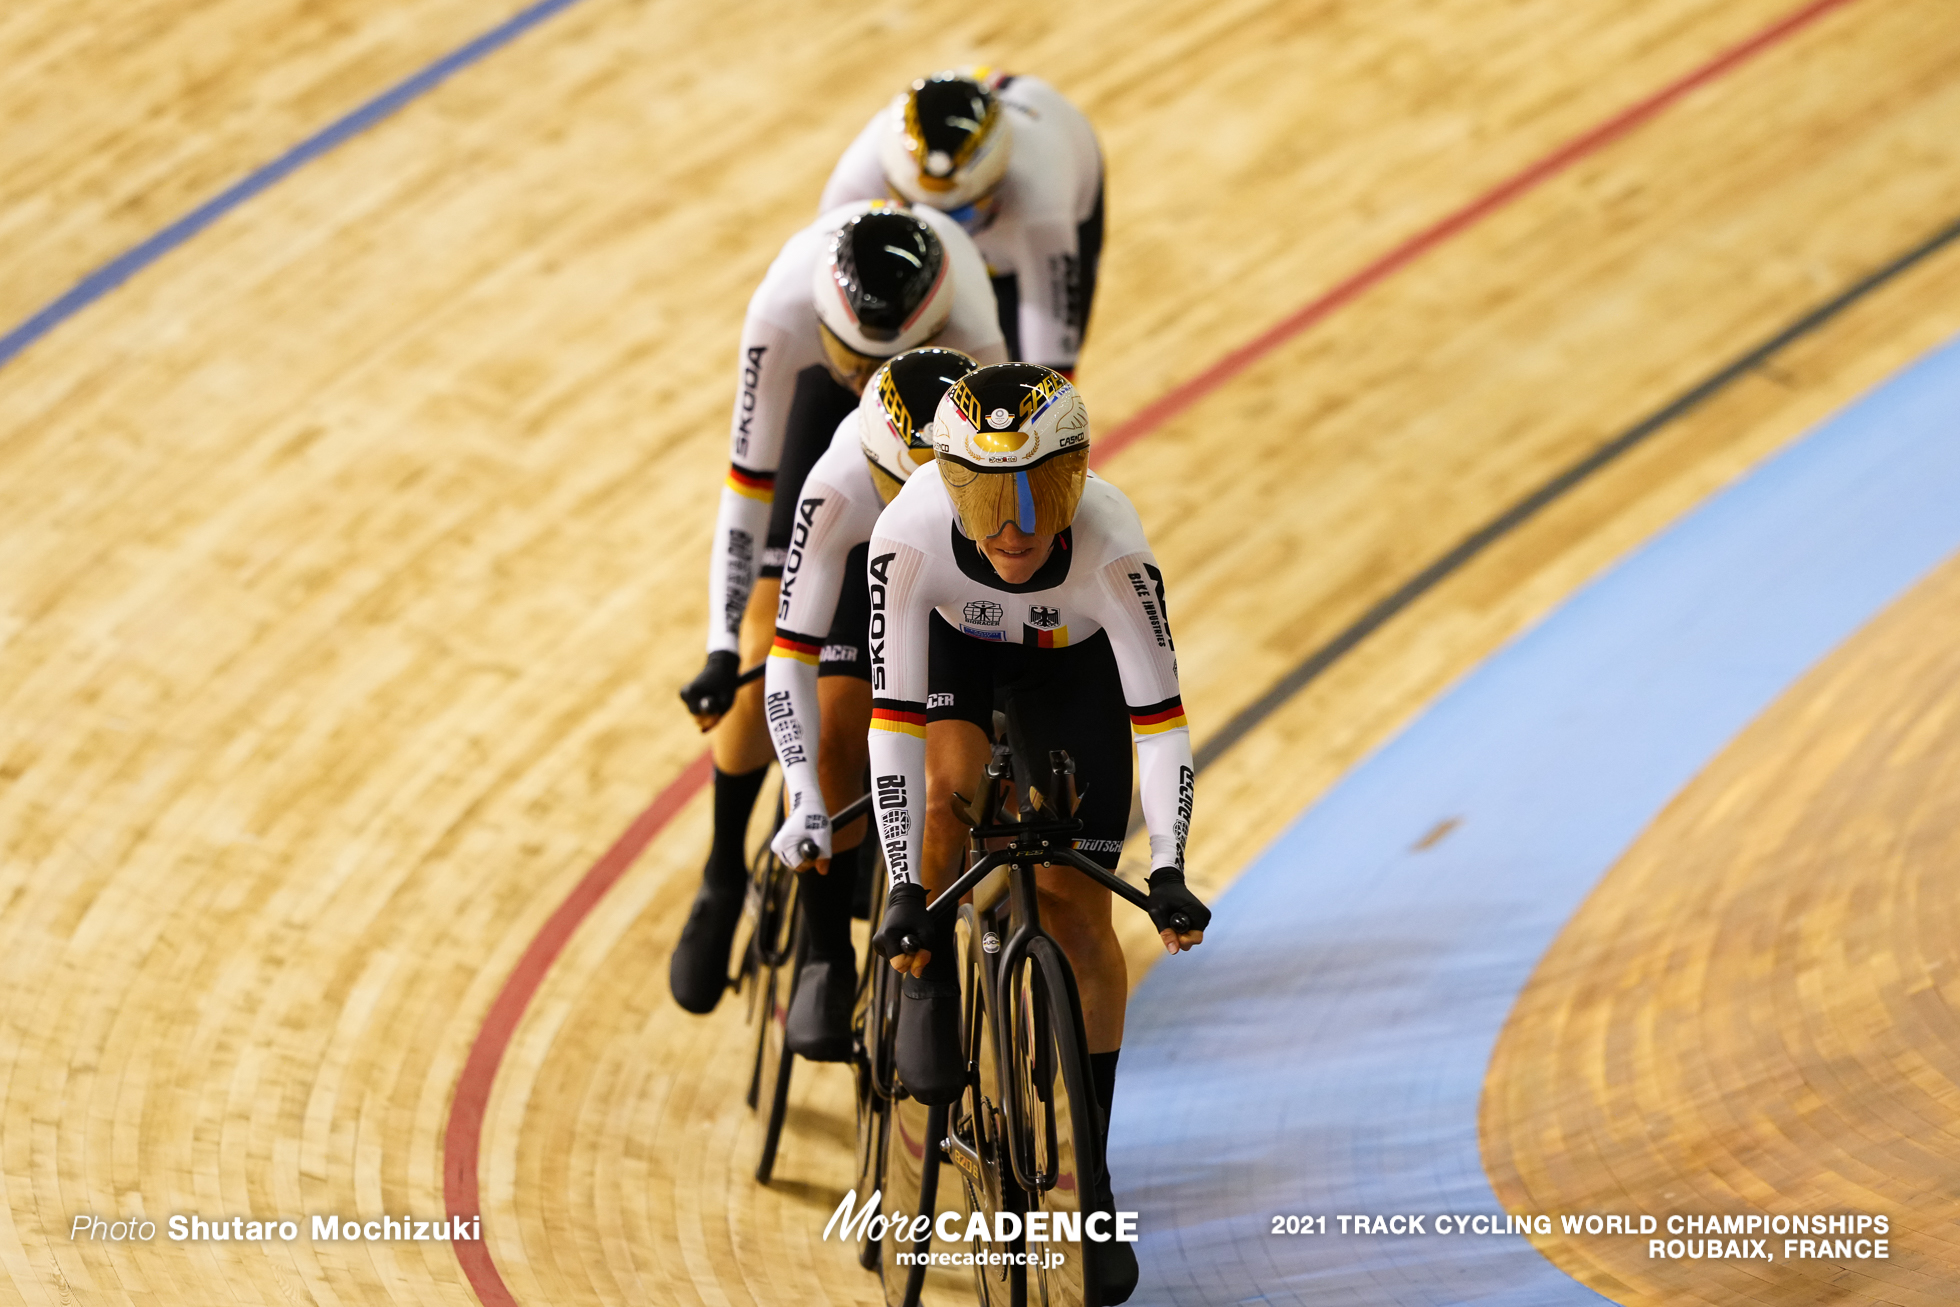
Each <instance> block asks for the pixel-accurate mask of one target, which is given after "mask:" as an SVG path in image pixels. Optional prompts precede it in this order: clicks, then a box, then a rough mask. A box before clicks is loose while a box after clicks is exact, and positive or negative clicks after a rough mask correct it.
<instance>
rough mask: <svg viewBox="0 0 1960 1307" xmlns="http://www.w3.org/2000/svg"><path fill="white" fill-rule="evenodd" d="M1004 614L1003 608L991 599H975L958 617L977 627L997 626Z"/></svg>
mask: <svg viewBox="0 0 1960 1307" xmlns="http://www.w3.org/2000/svg"><path fill="white" fill-rule="evenodd" d="M1005 612H1006V610H1005V609H1004V608H1002V607H1001V606H1000V605H999V604H997V603H995V602H994V601H993V600H991V599H975V600H972V601H971V602H969V603H968V604H967V605H966V607H965V608H962V609H961V610H960V615H961V616H962V617H964V618H966V620H967V621H969V622H973V623H975V624H976V625H979V626H999V625H1000V619H1001V617H1002V615H1003V614H1004V613H1005Z"/></svg>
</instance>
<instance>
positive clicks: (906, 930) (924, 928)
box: [871, 881, 932, 976]
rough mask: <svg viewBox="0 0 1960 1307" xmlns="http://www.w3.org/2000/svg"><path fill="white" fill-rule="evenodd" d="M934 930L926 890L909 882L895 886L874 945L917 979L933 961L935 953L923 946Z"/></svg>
mask: <svg viewBox="0 0 1960 1307" xmlns="http://www.w3.org/2000/svg"><path fill="white" fill-rule="evenodd" d="M931 929H932V920H931V918H929V917H928V916H926V891H925V887H924V886H921V885H914V884H912V883H911V882H910V881H907V882H906V883H905V884H903V885H894V886H892V892H891V895H890V897H888V898H887V899H886V900H885V918H884V920H883V921H882V922H880V923H879V925H878V933H877V934H875V935H873V936H872V937H871V943H872V945H873V946H874V947H875V948H876V949H877V950H878V951H879V952H880V953H882V954H884V955H885V956H886V957H888V958H890V959H891V960H892V966H893V967H895V968H897V969H898V970H900V971H909V972H910V973H912V974H913V975H914V976H917V975H921V974H923V973H924V971H925V969H926V963H927V962H929V961H930V960H931V959H932V950H931V949H929V948H924V947H921V946H922V945H923V944H924V943H925V940H926V934H927V932H928V931H930V930H931Z"/></svg>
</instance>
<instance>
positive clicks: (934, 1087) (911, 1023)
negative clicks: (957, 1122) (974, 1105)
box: [896, 976, 966, 1106]
mask: <svg viewBox="0 0 1960 1307" xmlns="http://www.w3.org/2000/svg"><path fill="white" fill-rule="evenodd" d="M899 992H900V993H901V994H902V995H903V999H902V1001H901V1002H900V1003H899V1005H898V1047H897V1049H896V1061H897V1063H898V1079H899V1083H901V1084H903V1085H904V1086H905V1092H906V1093H908V1094H910V1095H912V1097H914V1098H916V1099H918V1100H919V1101H920V1102H921V1103H925V1104H927V1105H929V1106H936V1105H938V1104H940V1103H951V1102H953V1101H954V1100H956V1099H958V1098H959V1096H960V1091H961V1090H963V1089H965V1088H966V1067H965V1066H964V1065H962V1064H961V1061H960V987H959V982H957V981H945V980H922V979H919V978H916V977H913V976H907V977H905V978H904V979H903V980H902V981H901V982H900V983H899Z"/></svg>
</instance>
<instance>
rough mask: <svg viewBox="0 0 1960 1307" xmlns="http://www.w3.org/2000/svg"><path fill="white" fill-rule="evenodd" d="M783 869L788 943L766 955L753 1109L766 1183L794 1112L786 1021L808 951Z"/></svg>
mask: <svg viewBox="0 0 1960 1307" xmlns="http://www.w3.org/2000/svg"><path fill="white" fill-rule="evenodd" d="M777 866H778V867H779V868H780V869H781V870H780V877H781V880H782V882H783V884H784V886H785V888H784V890H783V896H784V899H785V900H786V906H785V907H784V909H783V910H782V911H781V912H780V913H779V915H778V920H779V921H780V922H781V923H782V925H781V930H782V940H781V942H778V943H777V944H776V946H775V947H773V948H772V949H771V950H770V951H769V952H768V954H767V955H766V956H765V958H764V961H763V966H762V969H761V972H760V976H759V981H760V983H759V984H758V986H757V992H756V994H757V1002H756V1019H757V1024H756V1053H755V1076H754V1080H753V1083H752V1084H751V1086H750V1089H749V1105H750V1106H751V1107H755V1108H759V1109H762V1111H763V1120H762V1149H761V1155H760V1156H759V1157H758V1158H757V1160H756V1166H755V1178H756V1180H757V1181H759V1182H760V1183H762V1184H768V1183H769V1177H770V1176H771V1175H772V1174H774V1172H775V1169H776V1146H777V1144H778V1143H780V1142H781V1140H782V1137H783V1118H784V1117H785V1116H786V1115H787V1114H788V1111H789V1078H790V1069H791V1068H792V1067H794V1066H795V1065H796V1054H794V1053H792V1052H790V1051H789V1042H788V1037H787V1030H786V1022H787V1020H788V1017H789V1000H790V989H791V988H792V985H793V982H794V977H795V975H796V962H797V958H796V956H795V955H796V954H799V953H801V952H802V947H801V941H802V934H803V922H802V916H803V914H802V911H801V904H799V903H798V902H797V901H796V892H795V891H796V873H795V872H793V871H790V870H789V869H788V868H787V867H783V866H782V864H781V863H778V864H777Z"/></svg>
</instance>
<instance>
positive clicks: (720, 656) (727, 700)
mask: <svg viewBox="0 0 1960 1307" xmlns="http://www.w3.org/2000/svg"><path fill="white" fill-rule="evenodd" d="M741 669H742V663H741V660H740V659H739V658H737V657H736V656H735V655H734V654H732V653H729V652H728V651H727V650H726V649H718V650H716V651H715V652H714V653H711V654H709V655H708V665H707V666H706V667H703V668H702V669H701V674H700V675H699V676H697V677H695V678H694V679H693V680H691V681H689V682H688V683H687V684H686V685H685V686H683V687H681V702H682V703H684V704H686V705H687V710H688V711H689V712H691V713H693V714H694V715H695V716H697V717H710V716H714V715H715V714H718V713H725V712H727V711H728V710H729V709H730V708H733V707H734V706H735V691H736V688H737V687H738V686H739V685H740V683H741V675H742V671H741Z"/></svg>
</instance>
